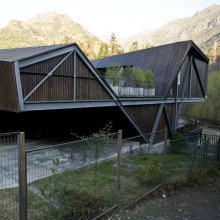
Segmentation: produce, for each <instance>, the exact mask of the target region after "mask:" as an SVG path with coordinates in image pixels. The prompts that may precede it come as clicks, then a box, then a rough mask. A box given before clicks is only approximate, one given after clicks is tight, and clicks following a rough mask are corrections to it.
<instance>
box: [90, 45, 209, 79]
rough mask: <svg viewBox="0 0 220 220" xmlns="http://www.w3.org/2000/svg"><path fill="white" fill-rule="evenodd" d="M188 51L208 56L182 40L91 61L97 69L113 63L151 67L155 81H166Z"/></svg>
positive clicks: (171, 77) (198, 55)
mask: <svg viewBox="0 0 220 220" xmlns="http://www.w3.org/2000/svg"><path fill="white" fill-rule="evenodd" d="M189 52H191V53H193V54H194V55H196V56H197V57H199V58H200V59H203V60H205V61H207V62H208V58H207V57H206V56H205V55H204V53H203V52H202V51H201V50H200V49H199V48H198V47H197V46H196V45H195V43H193V41H182V42H177V43H172V44H166V45H162V46H158V47H153V48H148V49H144V50H138V51H134V52H129V53H124V54H119V55H115V56H110V57H105V58H102V59H97V60H94V61H92V64H93V65H94V66H95V67H96V68H97V69H99V68H107V67H108V66H110V65H114V64H119V65H122V66H127V65H130V66H132V67H140V68H142V69H151V70H152V71H153V72H154V74H155V81H156V82H160V83H167V82H170V81H172V79H173V78H174V75H176V74H177V73H178V71H179V69H180V67H181V65H182V62H183V60H184V58H185V56H186V55H187V53H189Z"/></svg>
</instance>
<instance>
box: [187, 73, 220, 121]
mask: <svg viewBox="0 0 220 220" xmlns="http://www.w3.org/2000/svg"><path fill="white" fill-rule="evenodd" d="M208 80H209V82H208V99H207V101H205V102H203V103H196V104H194V105H193V107H192V110H191V111H190V112H188V113H187V114H188V115H190V116H192V117H194V118H196V119H203V120H209V121H213V122H215V123H216V122H219V123H220V111H219V109H220V99H219V97H220V86H219V85H220V71H215V72H213V73H210V74H209V79H208Z"/></svg>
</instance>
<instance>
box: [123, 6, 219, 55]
mask: <svg viewBox="0 0 220 220" xmlns="http://www.w3.org/2000/svg"><path fill="white" fill-rule="evenodd" d="M183 40H193V41H194V42H195V43H196V44H197V45H198V46H199V47H200V48H201V49H202V50H203V52H205V53H206V54H207V55H209V56H210V57H212V56H213V55H214V56H215V55H219V56H220V5H212V6H210V7H208V8H206V9H205V10H203V11H200V12H197V13H196V14H195V15H194V16H192V17H188V18H183V19H177V20H173V21H171V22H169V23H167V24H166V25H165V26H163V27H161V28H159V29H156V30H152V31H144V32H141V33H139V34H137V35H135V36H132V37H129V38H127V39H122V40H121V41H120V44H121V45H122V46H123V47H124V48H125V49H127V50H128V49H129V47H130V46H131V45H132V42H138V45H139V46H140V47H145V46H149V45H151V46H152V45H153V46H157V45H161V44H167V43H172V42H176V41H183Z"/></svg>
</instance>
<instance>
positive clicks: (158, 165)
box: [136, 154, 162, 184]
mask: <svg viewBox="0 0 220 220" xmlns="http://www.w3.org/2000/svg"><path fill="white" fill-rule="evenodd" d="M136 177H137V179H138V180H139V182H140V184H159V183H161V181H162V160H161V155H157V154H155V155H154V156H152V157H150V158H149V159H147V160H146V162H145V164H144V165H141V166H140V168H139V169H138V171H137V176H136Z"/></svg>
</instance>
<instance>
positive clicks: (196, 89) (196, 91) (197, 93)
mask: <svg viewBox="0 0 220 220" xmlns="http://www.w3.org/2000/svg"><path fill="white" fill-rule="evenodd" d="M191 85H192V87H191V88H192V94H191V96H192V97H193V98H197V97H201V98H202V97H203V94H202V89H201V87H200V84H199V81H198V77H197V75H196V71H195V69H194V67H192V84H191Z"/></svg>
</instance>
